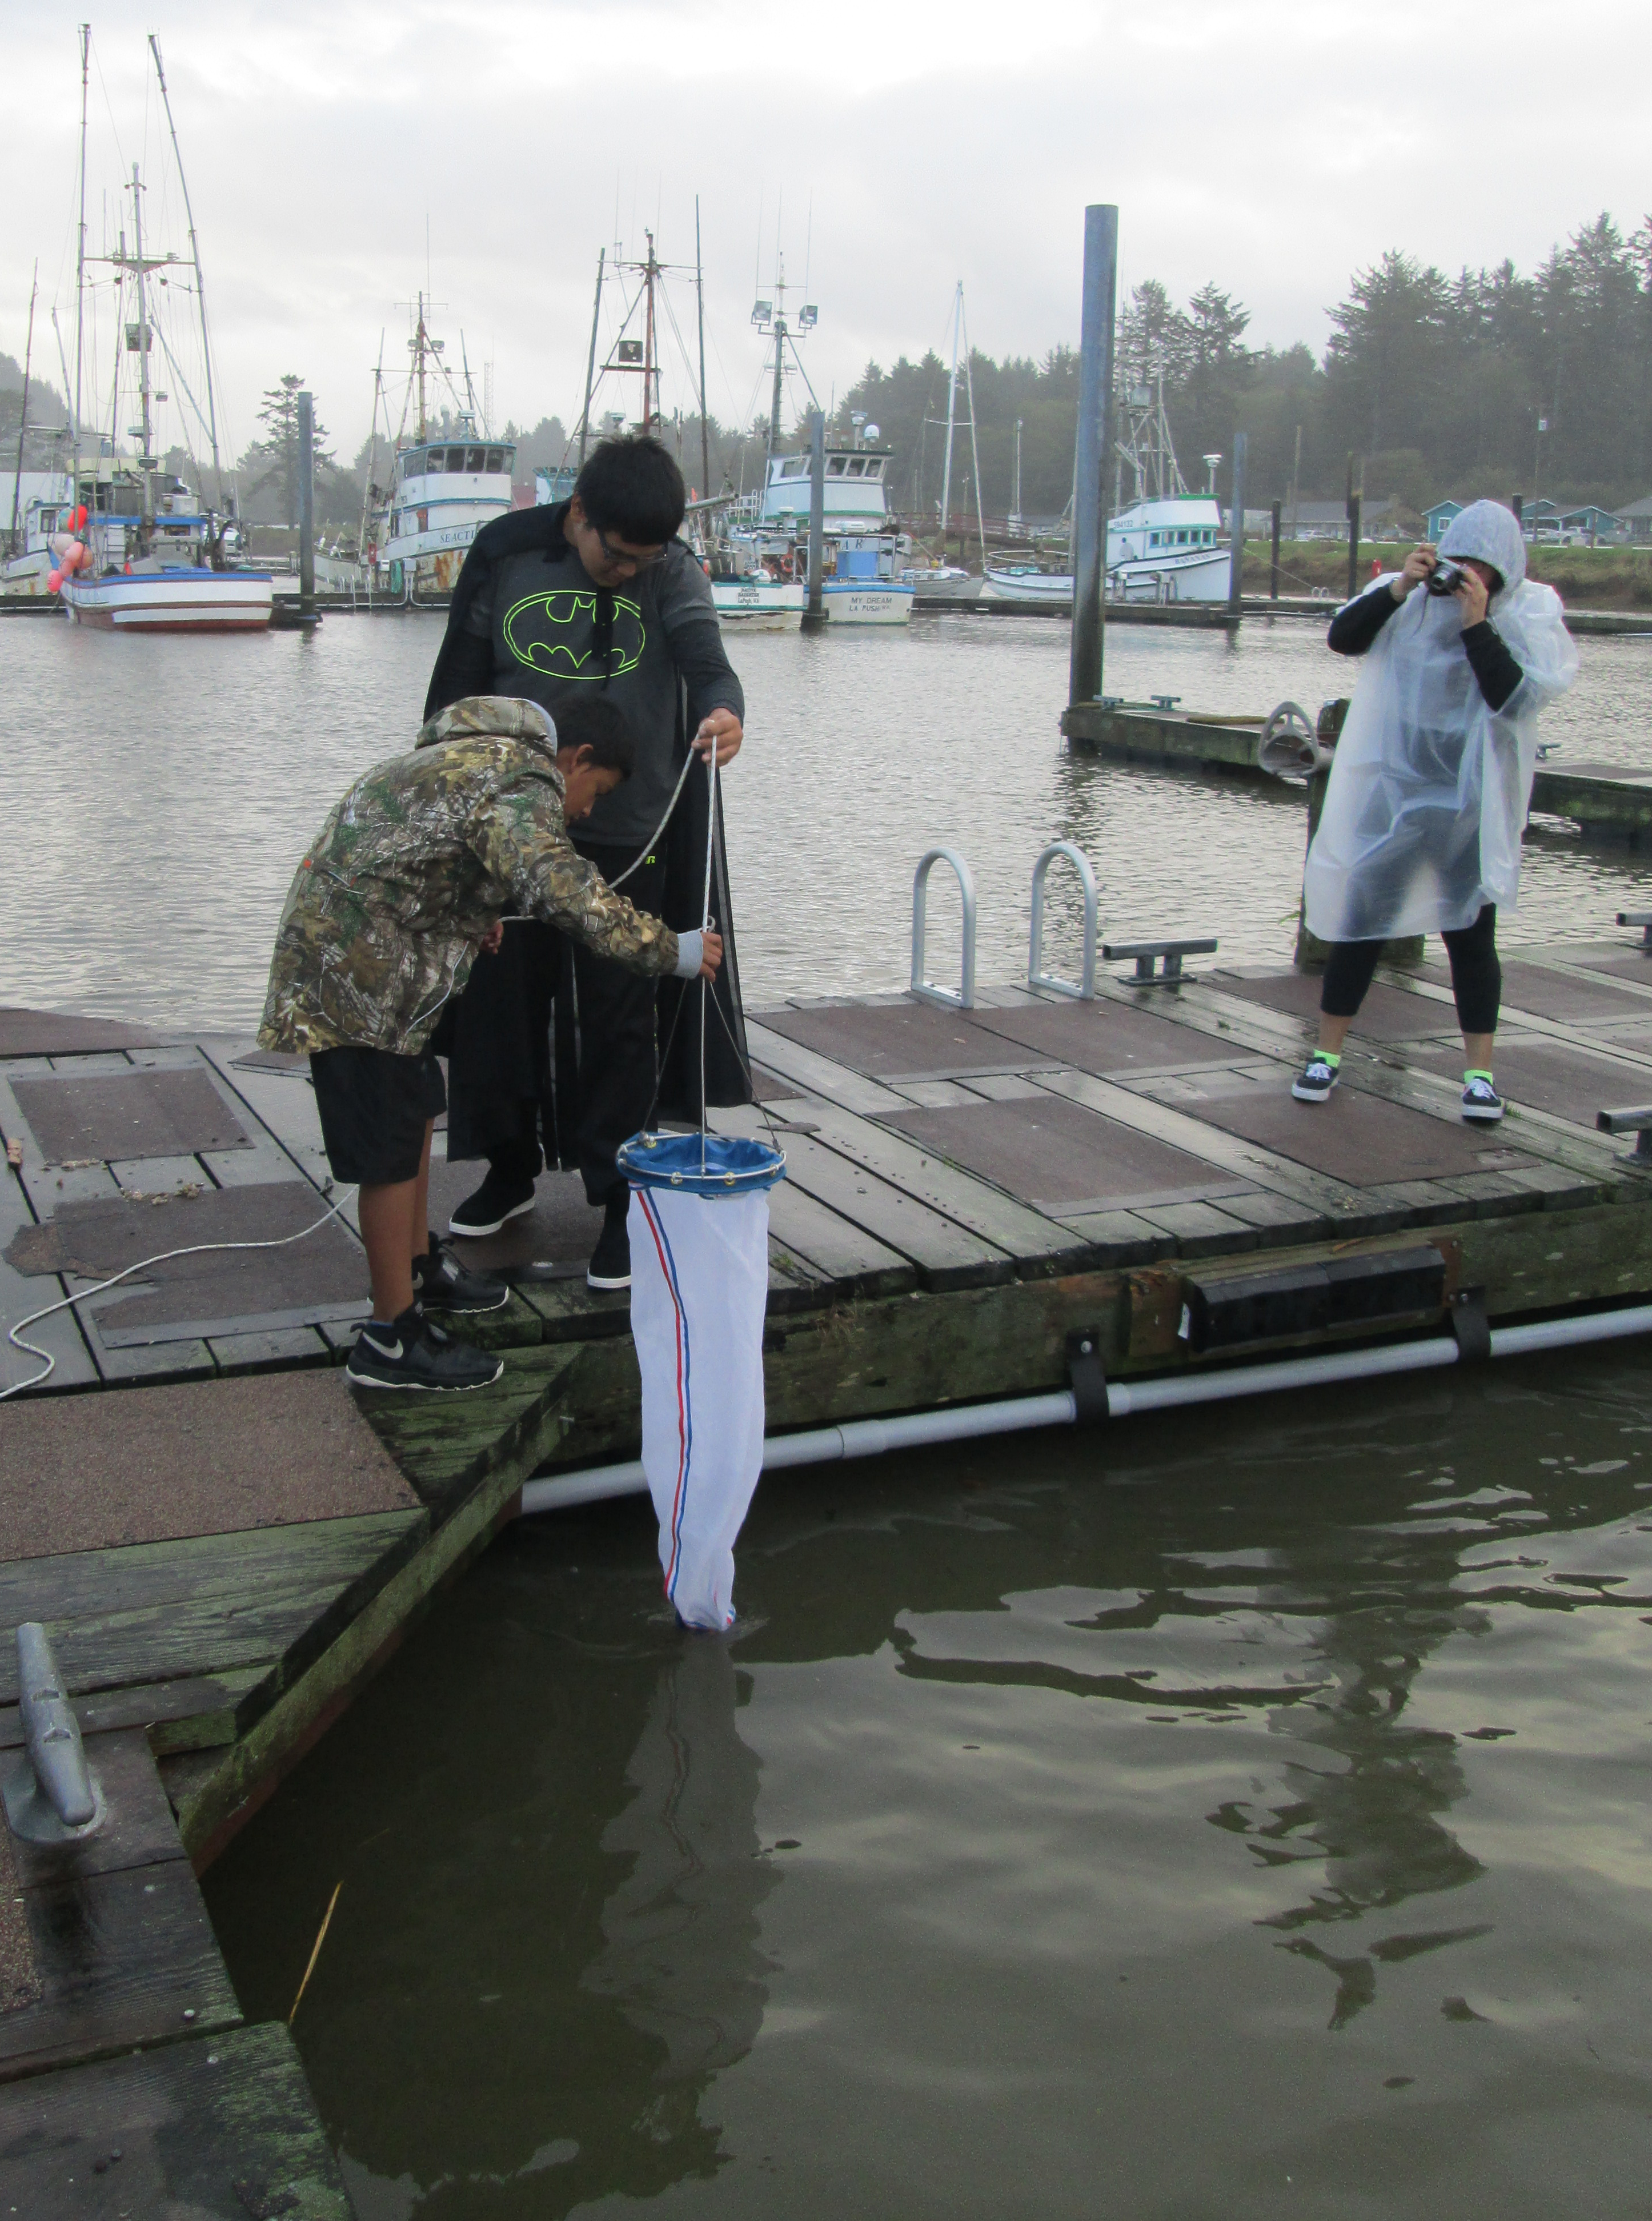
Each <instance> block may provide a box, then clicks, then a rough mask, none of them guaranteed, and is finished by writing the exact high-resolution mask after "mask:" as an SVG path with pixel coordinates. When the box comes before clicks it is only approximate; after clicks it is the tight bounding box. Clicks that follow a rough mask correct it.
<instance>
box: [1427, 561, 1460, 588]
mask: <svg viewBox="0 0 1652 2221" xmlns="http://www.w3.org/2000/svg"><path fill="white" fill-rule="evenodd" d="M1461 584H1462V565H1461V563H1447V562H1444V561H1441V562H1437V563H1436V565H1435V566H1434V568H1433V569H1432V570H1431V571H1430V572H1429V575H1428V580H1427V585H1428V590H1429V591H1430V593H1431V594H1455V592H1456V591H1457V589H1458V587H1459V586H1461Z"/></svg>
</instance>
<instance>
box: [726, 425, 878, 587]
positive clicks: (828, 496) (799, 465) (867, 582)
mask: <svg viewBox="0 0 1652 2221" xmlns="http://www.w3.org/2000/svg"><path fill="white" fill-rule="evenodd" d="M877 438H878V427H877V426H876V425H875V424H869V425H867V427H866V428H865V430H864V432H861V431H859V430H857V432H856V434H855V436H854V440H853V441H848V442H843V443H837V442H830V443H829V444H828V446H827V448H826V454H825V483H824V485H823V497H824V498H823V536H822V543H821V545H822V565H821V610H822V614H823V616H824V617H825V618H826V619H827V620H828V622H829V623H833V624H839V625H848V624H855V625H863V624H877V625H899V624H906V623H910V619H911V615H912V604H913V602H914V601H915V600H916V599H917V592H916V589H915V588H914V586H913V585H912V583H911V581H910V579H908V578H907V577H906V576H905V575H904V556H905V555H906V554H908V553H910V543H909V544H907V545H903V536H902V535H900V534H899V533H898V532H897V531H896V530H895V529H894V520H893V519H892V517H891V516H890V513H889V506H888V500H887V495H886V491H885V481H886V479H887V475H888V471H889V466H890V465H891V463H892V460H893V459H894V458H893V450H892V449H891V448H888V447H876V446H874V445H873V444H871V443H872V442H874V441H876V440H877ZM809 460H810V459H809V457H808V455H807V454H798V455H771V456H770V458H769V461H768V471H767V479H766V482H765V485H764V487H763V494H762V499H761V502H760V505H759V509H758V514H757V519H756V526H757V529H758V531H759V532H760V533H761V532H764V531H767V533H769V534H771V535H779V536H780V537H781V539H782V540H783V541H789V542H790V544H791V547H792V550H793V562H794V566H795V567H796V569H797V570H798V572H799V574H800V577H801V578H803V579H806V578H807V575H808V555H809V506H810V480H809Z"/></svg>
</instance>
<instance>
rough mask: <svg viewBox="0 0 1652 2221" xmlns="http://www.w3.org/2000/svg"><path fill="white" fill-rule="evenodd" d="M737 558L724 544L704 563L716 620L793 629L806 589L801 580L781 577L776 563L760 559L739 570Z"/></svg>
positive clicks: (741, 627)
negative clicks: (770, 565) (767, 563)
mask: <svg viewBox="0 0 1652 2221" xmlns="http://www.w3.org/2000/svg"><path fill="white" fill-rule="evenodd" d="M737 561H738V558H737V557H731V556H730V554H729V552H728V550H727V547H726V544H725V547H724V548H723V550H721V551H720V552H719V554H718V555H716V557H713V558H711V559H710V560H708V562H707V565H706V567H707V570H708V571H709V572H710V579H711V600H712V603H713V604H714V605H715V607H716V613H717V623H719V624H720V625H721V626H722V627H723V630H724V631H725V632H796V631H797V630H798V627H799V626H800V625H801V624H802V623H803V608H804V599H805V598H806V596H807V593H808V589H807V587H805V586H804V584H803V582H802V580H801V579H788V578H785V577H784V576H783V575H782V574H781V572H780V569H779V565H778V564H777V565H775V566H774V567H773V569H768V568H765V567H762V566H761V565H759V566H756V567H754V568H752V569H750V570H743V571H742V570H741V569H739V568H737V567H736V566H737Z"/></svg>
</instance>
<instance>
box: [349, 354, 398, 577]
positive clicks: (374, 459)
mask: <svg viewBox="0 0 1652 2221" xmlns="http://www.w3.org/2000/svg"><path fill="white" fill-rule="evenodd" d="M384 391H385V335H384V331H383V328H382V327H381V328H380V330H379V367H378V369H377V370H375V371H374V372H373V374H372V429H371V430H370V431H369V433H368V435H367V468H366V473H365V476H364V479H363V484H362V488H361V531H360V535H359V536H358V538H357V541H356V546H357V548H358V549H359V550H365V549H366V545H367V511H368V510H369V508H370V507H371V505H372V474H373V472H374V470H375V469H376V468H377V466H378V462H379V399H380V397H381V396H382V395H383V393H384ZM385 414H386V416H388V414H389V412H388V410H387V411H386V412H385ZM389 430H390V426H389V424H388V422H387V423H386V424H385V433H386V435H388V433H389ZM394 479H395V472H393V471H392V472H391V480H392V482H393V481H394Z"/></svg>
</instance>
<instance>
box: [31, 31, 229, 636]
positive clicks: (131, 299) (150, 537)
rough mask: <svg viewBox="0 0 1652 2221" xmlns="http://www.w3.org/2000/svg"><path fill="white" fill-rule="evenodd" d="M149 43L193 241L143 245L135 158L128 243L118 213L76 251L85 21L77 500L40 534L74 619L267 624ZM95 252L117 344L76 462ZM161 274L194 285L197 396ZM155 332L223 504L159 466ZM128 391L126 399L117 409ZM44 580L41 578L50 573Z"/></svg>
mask: <svg viewBox="0 0 1652 2221" xmlns="http://www.w3.org/2000/svg"><path fill="white" fill-rule="evenodd" d="M149 50H150V53H151V54H152V55H153V59H154V66H155V77H156V80H157V82H158V84H159V87H160V98H161V104H162V108H163V109H164V112H165V114H166V126H167V129H168V132H169V134H170V135H171V139H172V153H173V156H174V160H175V162H176V167H177V176H178V186H179V188H180V191H181V194H182V199H183V206H184V212H185V219H186V221H187V223H188V228H189V244H190V252H189V253H188V254H187V255H179V254H176V253H172V252H170V251H168V252H166V253H156V252H154V251H153V247H150V248H146V245H145V240H144V222H143V218H144V201H145V197H146V193H147V187H146V186H145V185H144V182H143V178H142V173H141V168H140V166H139V165H138V164H137V163H136V162H135V163H134V164H133V165H132V175H131V178H130V182H129V183H127V184H124V185H122V194H123V195H124V194H127V193H129V194H130V196H131V203H132V230H131V245H130V247H129V248H128V243H127V241H128V235H127V232H126V229H125V227H124V224H122V228H121V232H120V235H119V243H118V246H117V247H116V252H115V253H113V254H105V255H102V256H95V257H91V258H88V257H87V255H86V253H85V252H84V242H85V184H84V180H85V171H86V165H85V142H86V105H87V84H88V75H89V65H90V54H91V35H90V33H89V32H88V31H87V30H86V28H84V26H83V27H82V31H81V44H80V135H81V164H80V174H81V211H80V213H81V223H80V241H81V250H80V253H79V256H78V261H77V267H76V286H75V292H76V311H75V394H74V413H73V441H74V460H73V463H72V468H71V472H70V479H71V483H72V489H73V506H72V508H71V509H68V510H62V509H60V510H59V516H58V518H57V528H56V529H55V531H53V532H52V533H51V534H49V535H47V547H48V548H49V549H50V550H51V552H52V553H53V554H54V555H55V557H56V558H57V562H58V570H57V572H56V574H55V575H56V576H57V578H58V579H59V591H60V592H61V595H62V597H63V602H64V605H65V607H66V609H67V610H68V613H69V615H70V616H71V618H72V620H73V621H74V622H75V623H77V624H84V625H90V626H91V627H93V628H94V629H97V630H100V631H105V632H261V631H263V630H264V629H266V627H267V626H268V624H269V622H270V611H271V606H272V582H271V579H270V574H269V572H267V571H257V570H249V569H243V568H241V567H240V566H239V565H238V564H237V562H236V560H235V551H236V547H237V546H238V535H234V534H233V531H232V527H231V522H230V518H229V516H228V504H225V503H223V500H222V468H221V466H220V461H219V454H218V429H217V404H216V397H215V395H214V392H213V385H212V353H211V347H210V341H209V339H208V334H207V322H206V284H205V278H204V276H203V272H202V266H201V249H200V241H199V237H198V235H197V231H196V228H195V217H194V212H193V210H192V209H191V205H190V197H189V187H188V185H187V184H186V183H185V178H184V167H183V156H182V153H181V152H180V150H179V148H178V129H177V126H176V124H175V123H174V122H173V121H172V100H171V96H170V94H169V93H168V91H167V87H166V72H165V70H164V68H163V67H162V66H161V59H160V44H159V42H158V41H157V40H156V39H155V38H154V37H153V36H151V38H150V41H149ZM89 259H90V260H93V261H96V262H102V263H103V264H104V265H106V266H109V267H110V268H111V269H113V270H114V272H116V282H115V311H116V316H115V322H116V350H117V352H116V378H115V380H114V385H113V395H112V410H111V422H110V430H109V433H108V434H107V435H106V436H104V437H103V439H102V440H100V441H99V443H98V451H97V454H96V455H95V456H93V457H91V458H89V459H88V461H87V466H86V467H85V468H84V469H83V467H82V460H81V454H80V435H81V419H80V377H81V367H82V364H83V361H84V350H85V296H86V283H85V265H86V262H87V260H89ZM162 272H171V273H172V279H171V282H170V285H169V299H170V298H171V297H184V298H185V299H187V298H188V297H189V295H190V294H191V293H192V294H193V296H194V302H195V310H196V316H197V321H198V326H199V339H200V348H201V367H200V372H199V377H200V381H201V388H202V392H203V397H204V401H203V402H202V401H199V400H197V398H196V396H195V392H194V391H193V388H192V385H191V375H190V372H188V371H187V369H186V368H185V365H184V363H183V362H182V360H180V356H181V353H182V346H183V341H182V337H181V335H170V334H169V332H168V328H167V325H166V321H165V320H164V317H163V312H162V309H161V304H160V302H159V301H158V298H157V291H156V289H155V288H154V287H153V286H152V285H151V282H150V281H151V280H152V279H153V278H155V277H156V276H157V275H158V274H160V273H162ZM179 273H182V274H181V276H180V274H179ZM191 279H192V281H193V283H192V284H191ZM161 283H162V284H163V285H168V284H169V280H168V278H166V277H165V276H162V277H161ZM175 341H176V343H175ZM157 343H159V347H160V355H161V359H162V360H163V361H164V362H165V363H166V365H167V366H168V367H169V375H170V379H171V383H172V384H173V385H176V386H178V389H179V391H180V394H181V396H182V399H181V401H180V403H179V404H178V408H179V415H180V416H181V420H182V421H181V423H180V425H179V426H178V428H177V429H179V430H181V432H182V433H183V435H184V436H183V441H182V444H183V445H184V446H185V447H186V448H188V449H189V451H190V452H191V454H192V453H193V437H194V435H197V434H204V435H206V438H207V441H208V443H209V446H210V455H211V463H212V467H213V469H214V471H215V472H216V473H217V479H218V485H219V491H220V508H219V509H218V510H210V509H208V508H207V507H206V506H204V505H203V503H202V502H201V501H200V499H199V498H198V497H197V494H196V493H195V492H194V491H192V490H191V487H190V486H189V485H187V484H186V483H185V480H184V479H180V478H178V477H177V476H176V475H175V474H173V473H172V472H168V471H166V470H164V469H163V468H162V467H161V465H160V456H159V454H158V452H157V451H158V449H159V447H160V444H161V443H160V439H159V437H158V430H159V413H158V412H159V410H160V408H161V407H162V406H163V405H165V404H166V403H167V402H168V400H169V395H168V394H167V393H166V391H163V390H161V389H160V388H159V387H158V386H157V385H156V384H155V382H154V368H155V363H154V355H155V348H156V346H157ZM134 366H135V367H134ZM123 392H124V393H125V394H127V395H128V397H129V398H128V400H127V403H126V405H125V410H123V408H122V394H123ZM134 401H135V405H136V410H137V416H138V421H137V422H136V423H135V424H133V425H131V426H130V427H129V429H128V434H127V436H128V437H129V438H132V439H135V440H136V441H137V443H138V444H137V447H136V450H135V452H124V453H123V452H122V449H121V447H120V446H119V440H120V426H121V420H122V415H123V413H128V412H129V410H130V409H131V407H132V405H133V402H134ZM191 412H192V416H193V422H191ZM47 583H48V585H49V584H50V579H49V578H48V582H47Z"/></svg>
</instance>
